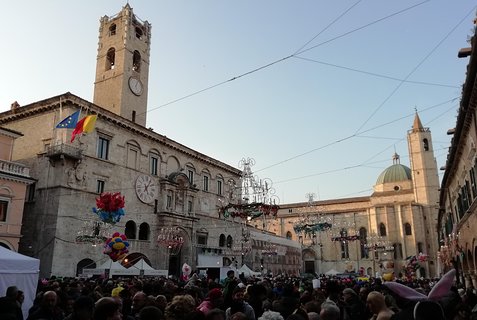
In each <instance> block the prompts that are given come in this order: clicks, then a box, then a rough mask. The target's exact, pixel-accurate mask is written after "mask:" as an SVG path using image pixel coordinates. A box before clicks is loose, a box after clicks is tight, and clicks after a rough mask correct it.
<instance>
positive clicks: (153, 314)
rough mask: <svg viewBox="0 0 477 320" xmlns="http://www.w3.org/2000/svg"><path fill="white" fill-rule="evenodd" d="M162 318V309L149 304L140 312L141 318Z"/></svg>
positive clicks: (142, 319) (155, 319) (147, 319)
mask: <svg viewBox="0 0 477 320" xmlns="http://www.w3.org/2000/svg"><path fill="white" fill-rule="evenodd" d="M159 319H162V311H161V310H160V309H159V308H157V307H154V306H147V307H144V308H142V309H141V311H140V312H139V320H159Z"/></svg>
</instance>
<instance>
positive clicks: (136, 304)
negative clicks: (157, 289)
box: [132, 291, 147, 311]
mask: <svg viewBox="0 0 477 320" xmlns="http://www.w3.org/2000/svg"><path fill="white" fill-rule="evenodd" d="M146 300H147V296H146V294H145V293H144V292H142V291H138V292H136V294H135V295H134V296H133V299H132V308H133V310H136V311H139V310H141V309H142V308H144V306H145V305H146Z"/></svg>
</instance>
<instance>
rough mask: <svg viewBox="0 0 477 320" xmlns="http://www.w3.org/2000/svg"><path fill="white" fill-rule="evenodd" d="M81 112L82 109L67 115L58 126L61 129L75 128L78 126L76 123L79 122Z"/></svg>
mask: <svg viewBox="0 0 477 320" xmlns="http://www.w3.org/2000/svg"><path fill="white" fill-rule="evenodd" d="M79 114H80V110H78V111H76V112H75V113H73V114H72V115H70V116H68V117H66V118H65V119H64V120H63V121H61V122H60V123H58V124H57V125H56V128H59V129H73V128H76V124H77V123H78V117H79Z"/></svg>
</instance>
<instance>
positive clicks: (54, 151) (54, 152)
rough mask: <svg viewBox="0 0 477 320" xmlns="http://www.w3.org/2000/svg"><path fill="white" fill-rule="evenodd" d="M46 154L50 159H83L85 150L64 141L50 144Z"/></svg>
mask: <svg viewBox="0 0 477 320" xmlns="http://www.w3.org/2000/svg"><path fill="white" fill-rule="evenodd" d="M46 156H47V157H49V158H50V160H55V159H65V158H69V159H73V160H81V159H82V158H83V151H82V150H81V149H79V148H76V147H73V146H71V145H68V144H64V143H62V144H57V145H54V146H49V147H48V149H47V151H46Z"/></svg>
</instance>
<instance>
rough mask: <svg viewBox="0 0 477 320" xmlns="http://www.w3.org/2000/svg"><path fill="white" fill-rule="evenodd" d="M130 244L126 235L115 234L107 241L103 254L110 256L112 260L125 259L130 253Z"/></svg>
mask: <svg viewBox="0 0 477 320" xmlns="http://www.w3.org/2000/svg"><path fill="white" fill-rule="evenodd" d="M128 247H129V242H128V239H127V238H126V236H125V235H124V234H120V233H119V232H115V233H114V234H113V235H112V237H111V238H108V239H107V240H106V243H105V244H104V251H103V253H104V254H106V255H108V256H109V257H110V258H111V260H113V261H118V260H121V259H123V258H124V257H125V256H126V254H127V253H128V252H129V249H128Z"/></svg>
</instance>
